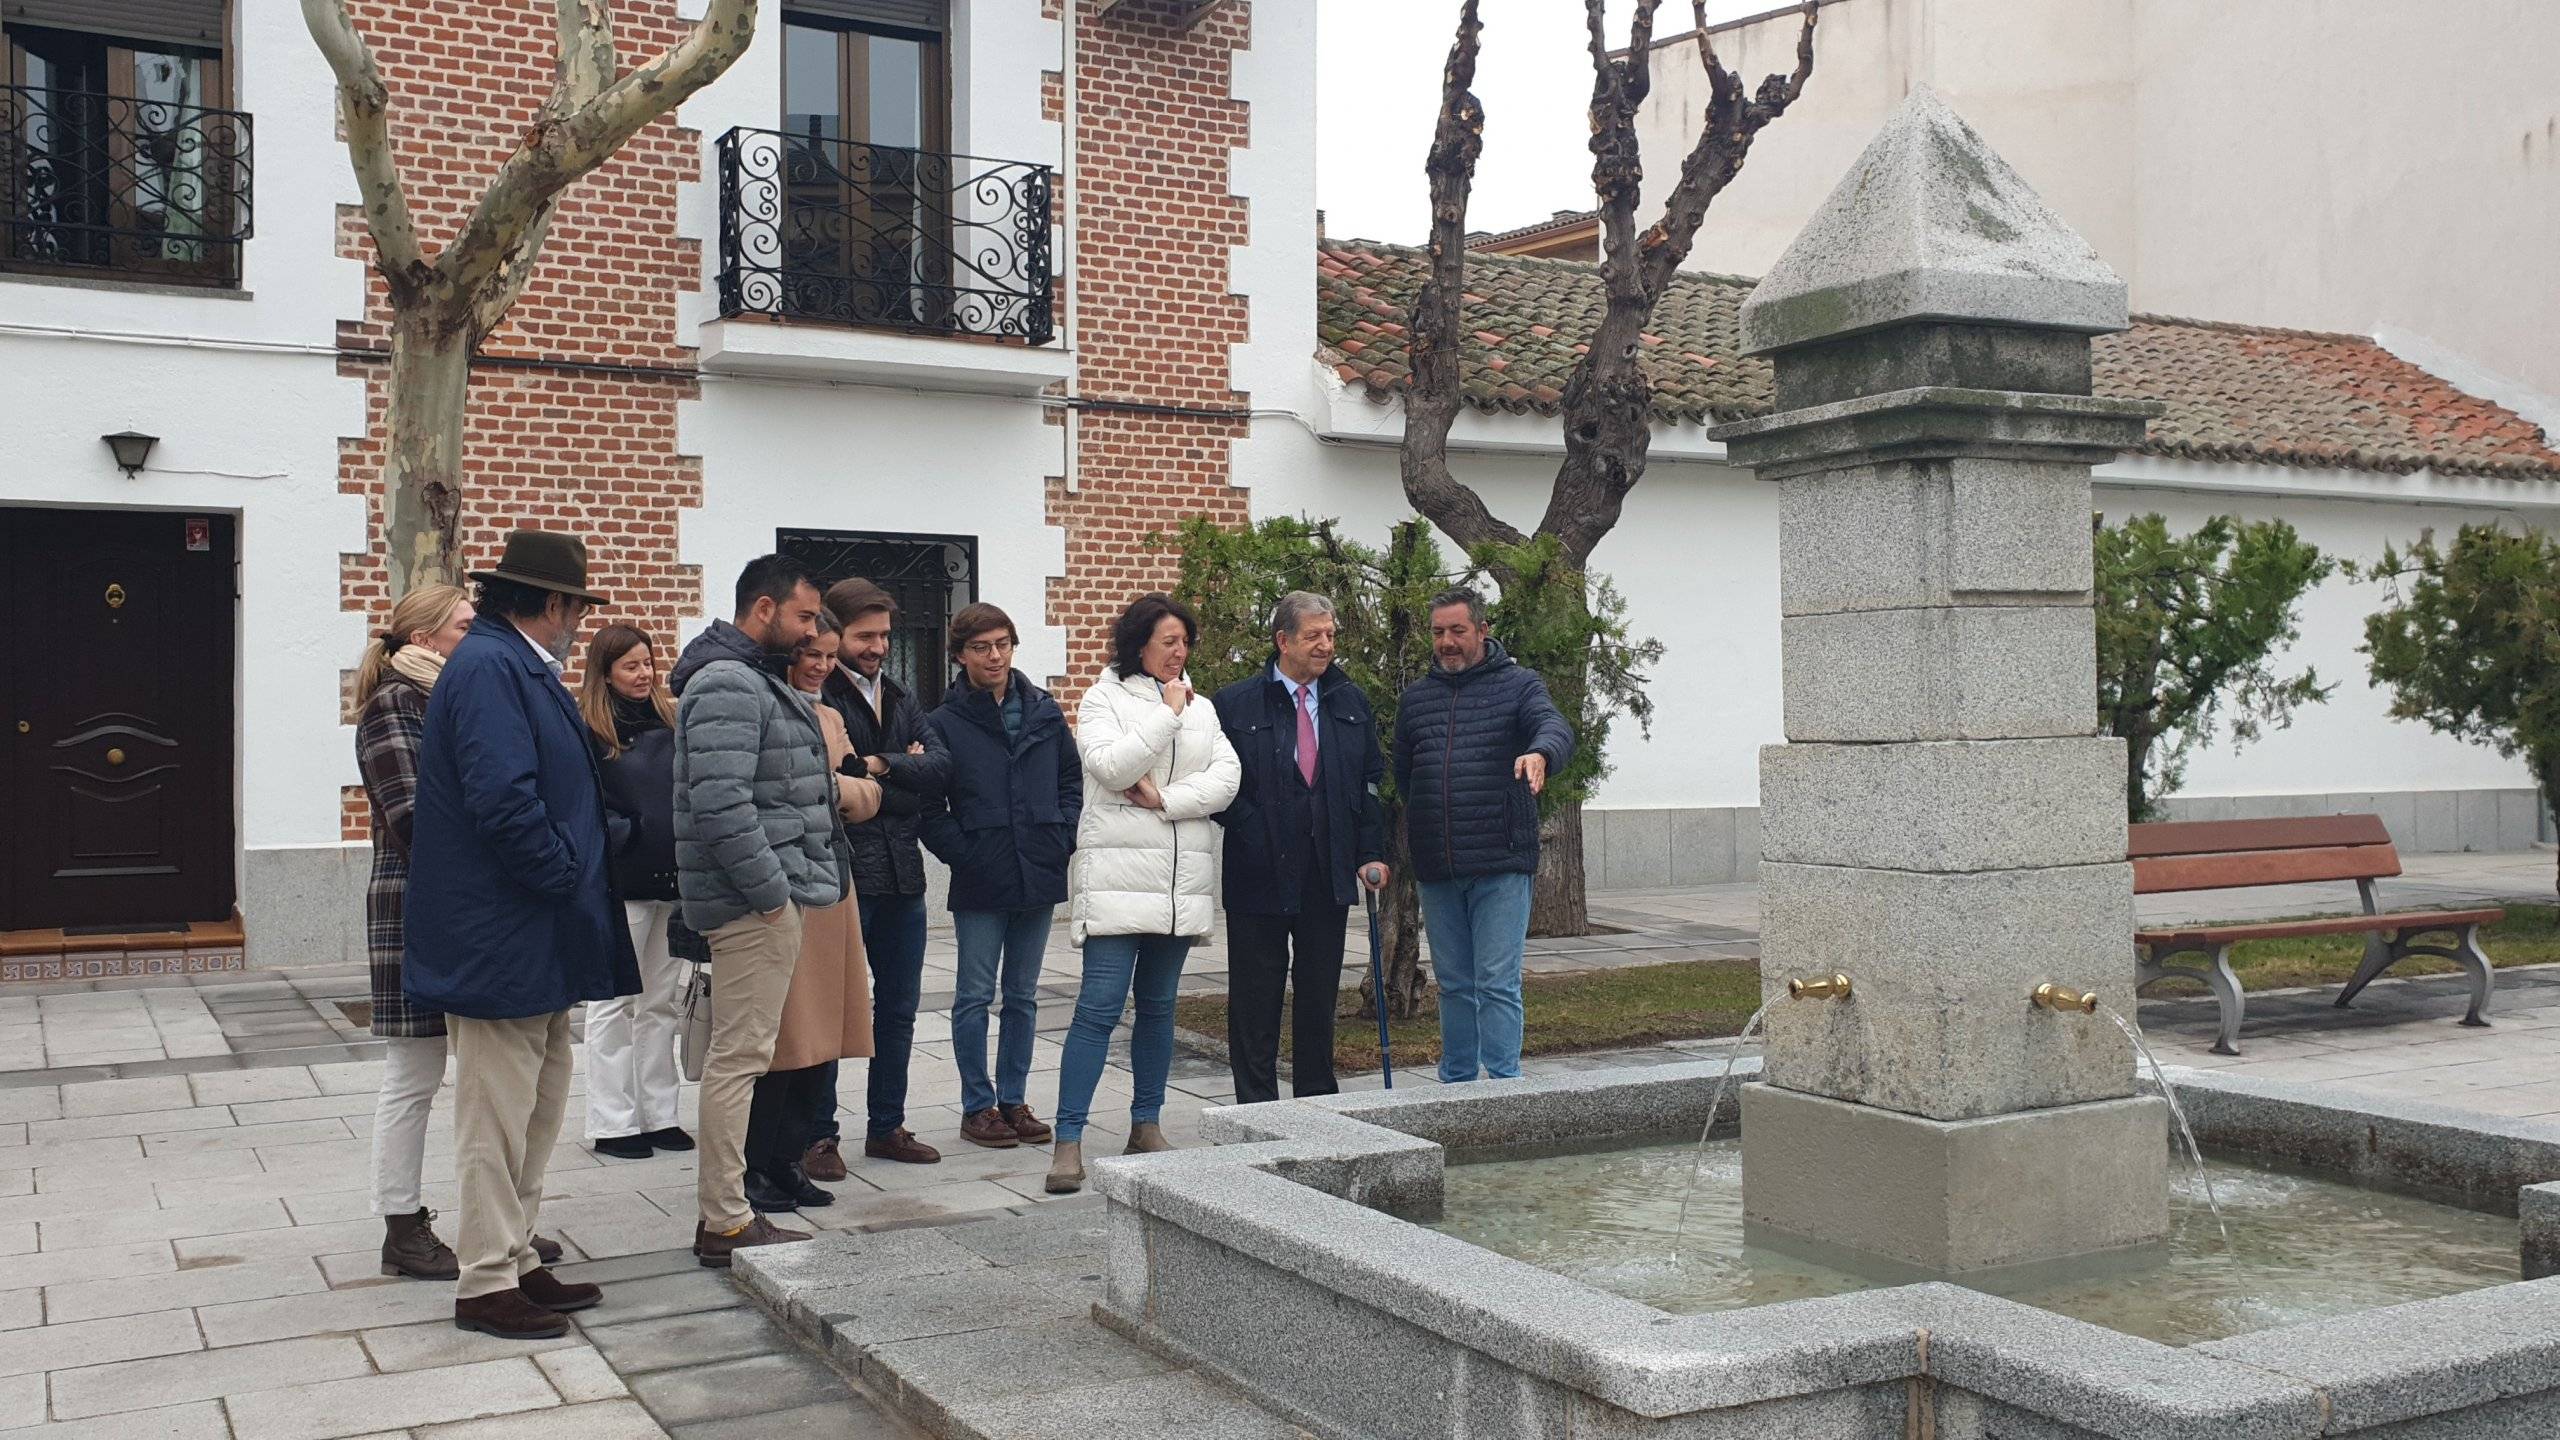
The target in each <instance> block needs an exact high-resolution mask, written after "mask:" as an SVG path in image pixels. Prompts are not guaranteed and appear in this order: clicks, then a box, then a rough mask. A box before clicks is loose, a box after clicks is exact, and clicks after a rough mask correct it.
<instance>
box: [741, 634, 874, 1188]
mask: <svg viewBox="0 0 2560 1440" xmlns="http://www.w3.org/2000/svg"><path fill="white" fill-rule="evenodd" d="M840 644H841V640H840V637H839V636H838V635H837V633H836V632H835V631H834V630H832V629H827V628H824V627H822V628H820V629H819V631H818V633H817V635H816V637H815V638H813V639H812V640H811V641H810V642H809V643H808V644H806V645H803V646H801V647H800V648H799V649H798V650H796V651H794V652H792V656H791V688H793V689H794V690H797V691H799V692H800V693H801V694H803V695H805V696H807V697H808V698H809V701H810V703H811V704H812V705H813V706H815V707H816V711H817V716H818V729H819V732H820V733H821V734H823V735H824V736H825V737H826V743H827V768H828V770H830V771H832V772H835V776H836V811H837V813H838V814H839V815H841V816H842V817H843V818H844V819H845V820H846V821H848V822H850V823H853V824H857V825H858V824H860V823H862V822H863V821H865V820H868V819H870V818H871V817H872V816H874V815H876V814H878V813H880V782H879V781H877V780H868V779H856V778H854V777H852V776H849V775H846V774H843V773H842V770H841V767H842V766H843V764H844V761H845V758H846V757H847V756H850V755H851V754H853V742H852V740H851V739H850V738H848V737H847V736H846V734H845V729H844V718H843V717H842V716H840V715H838V714H836V712H835V710H834V708H833V707H831V706H829V705H827V704H825V703H823V702H821V701H820V700H819V699H818V694H819V691H820V689H821V687H823V686H824V685H825V684H826V683H827V677H828V676H829V675H832V674H834V673H835V668H836V653H837V650H838V648H839V646H840ZM836 851H837V856H838V859H839V862H840V863H844V864H846V865H847V873H846V878H845V888H844V899H842V900H841V901H838V902H837V903H835V904H833V905H830V906H828V907H826V908H825V909H823V910H807V911H803V912H802V919H801V936H800V963H799V965H798V967H797V968H795V969H794V970H793V971H792V972H791V990H790V992H789V994H788V995H787V996H786V997H785V999H784V1000H783V1002H782V1028H781V1029H780V1030H779V1031H778V1032H777V1033H776V1034H775V1037H774V1042H773V1061H772V1064H771V1067H770V1068H769V1069H768V1070H767V1071H766V1073H765V1074H764V1075H763V1076H761V1077H759V1078H758V1079H757V1081H756V1094H755V1103H754V1105H753V1106H752V1107H751V1108H750V1109H749V1111H748V1115H747V1145H746V1150H747V1203H748V1204H749V1205H751V1206H753V1207H755V1209H756V1210H757V1211H758V1212H760V1213H763V1214H775V1213H779V1212H781V1211H786V1210H797V1209H800V1208H802V1207H804V1206H809V1207H814V1206H819V1205H831V1204H833V1203H835V1196H834V1195H832V1194H830V1193H829V1192H827V1191H825V1190H822V1189H820V1188H819V1187H817V1186H816V1185H813V1184H811V1183H810V1182H809V1177H808V1175H807V1174H806V1173H805V1172H803V1171H802V1170H801V1168H800V1157H801V1156H802V1155H803V1154H804V1153H806V1151H807V1150H808V1148H809V1144H810V1142H811V1141H813V1140H815V1139H817V1138H818V1137H819V1136H820V1135H823V1134H825V1133H826V1129H825V1121H826V1120H827V1119H828V1118H829V1116H830V1115H831V1114H832V1112H833V1111H834V1109H835V1069H834V1066H835V1062H836V1061H838V1060H855V1059H862V1058H866V1057H868V1056H869V1055H870V1054H871V967H870V964H869V962H868V961H867V960H866V958H865V957H864V955H863V950H862V926H861V923H860V920H859V918H858V917H859V910H858V907H857V906H856V905H855V903H854V899H855V897H854V893H853V880H852V875H851V871H850V861H849V858H848V857H847V856H846V847H845V841H844V837H843V836H842V834H841V833H839V834H838V836H837V838H836Z"/></svg>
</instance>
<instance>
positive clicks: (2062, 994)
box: [2027, 980, 2098, 1015]
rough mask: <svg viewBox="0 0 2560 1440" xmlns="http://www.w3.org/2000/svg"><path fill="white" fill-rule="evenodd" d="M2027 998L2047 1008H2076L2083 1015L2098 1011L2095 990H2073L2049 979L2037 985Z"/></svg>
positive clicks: (2093, 1013)
mask: <svg viewBox="0 0 2560 1440" xmlns="http://www.w3.org/2000/svg"><path fill="white" fill-rule="evenodd" d="M2027 998H2028V999H2029V1000H2030V1001H2032V1002H2034V1003H2035V1004H2038V1005H2041V1006H2043V1007H2044V1008H2046V1009H2047V1010H2077V1011H2079V1012H2080V1013H2081V1014H2083V1015H2095V1014H2097V1013H2098V992H2097V991H2095V990H2073V989H2070V988H2068V987H2065V986H2061V985H2056V984H2054V983H2053V982H2052V981H2050V980H2047V981H2046V982H2044V983H2043V984H2041V985H2039V986H2037V987H2036V989H2035V993H2034V994H2032V995H2030V996H2028V997H2027Z"/></svg>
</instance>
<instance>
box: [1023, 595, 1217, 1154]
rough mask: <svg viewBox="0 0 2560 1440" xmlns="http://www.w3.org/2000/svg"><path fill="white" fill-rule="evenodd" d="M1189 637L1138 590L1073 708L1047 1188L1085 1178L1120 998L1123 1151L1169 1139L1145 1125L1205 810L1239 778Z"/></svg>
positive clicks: (1208, 856)
mask: <svg viewBox="0 0 2560 1440" xmlns="http://www.w3.org/2000/svg"><path fill="white" fill-rule="evenodd" d="M1199 638H1200V625H1199V622H1198V621H1196V620H1194V619H1193V618H1192V615H1191V612H1190V611H1189V610H1188V609H1186V608H1184V606H1183V605H1182V603H1181V602H1180V601H1178V600H1175V599H1173V598H1171V597H1170V596H1166V595H1141V596H1139V597H1138V598H1137V600H1135V601H1134V602H1132V603H1131V604H1130V606H1129V608H1128V609H1127V610H1125V611H1123V612H1121V616H1120V621H1119V623H1118V624H1117V625H1115V626H1113V627H1112V632H1111V646H1112V653H1113V660H1112V664H1111V668H1110V669H1109V670H1106V671H1104V672H1103V673H1102V675H1101V677H1100V678H1098V679H1096V680H1095V681H1094V682H1093V684H1092V685H1091V686H1090V687H1088V688H1087V689H1086V690H1085V692H1084V699H1083V700H1082V701H1080V702H1079V703H1078V704H1077V706H1076V752H1077V755H1078V757H1079V758H1080V759H1082V760H1083V762H1084V818H1083V819H1082V820H1081V821H1080V822H1079V823H1078V825H1077V828H1076V854H1075V862H1074V867H1073V869H1072V870H1071V871H1070V872H1069V880H1068V890H1069V895H1070V904H1071V905H1072V907H1073V908H1072V910H1071V911H1070V914H1071V916H1072V920H1071V922H1070V923H1071V931H1070V933H1071V935H1072V936H1073V938H1074V940H1075V942H1076V943H1077V944H1078V945H1080V946H1082V947H1083V948H1084V986H1083V988H1082V990H1080V991H1079V992H1078V993H1077V996H1076V1014H1075V1021H1074V1023H1073V1024H1072V1025H1070V1026H1069V1027H1068V1030H1067V1047H1066V1055H1065V1057H1064V1058H1063V1059H1062V1060H1061V1061H1060V1063H1059V1068H1058V1118H1057V1149H1056V1150H1055V1151H1054V1152H1053V1154H1052V1157H1051V1163H1050V1166H1049V1177H1048V1181H1047V1189H1048V1190H1049V1192H1050V1193H1051V1194H1055V1195H1064V1194H1069V1193H1072V1192H1073V1191H1075V1190H1077V1189H1080V1188H1082V1186H1083V1185H1084V1126H1085V1119H1086V1113H1087V1111H1088V1110H1090V1109H1091V1107H1092V1105H1093V1088H1094V1086H1095V1084H1096V1083H1098V1082H1099V1081H1100V1080H1101V1079H1102V1067H1103V1062H1104V1060H1105V1059H1106V1058H1107V1057H1108V1055H1109V1053H1110V1049H1111V1032H1112V1031H1113V1030H1114V1029H1115V1028H1117V1027H1118V1025H1119V1023H1120V1008H1121V1006H1122V1005H1124V1004H1126V1003H1128V1002H1129V1000H1130V998H1131V996H1132V995H1133V994H1134V995H1135V997H1136V1002H1137V1006H1136V1008H1137V1017H1136V1019H1135V1020H1134V1021H1133V1022H1132V1023H1131V1025H1130V1029H1129V1068H1130V1069H1131V1070H1132V1071H1133V1072H1135V1079H1134V1082H1133V1085H1132V1091H1133V1093H1132V1094H1131V1096H1130V1100H1129V1145H1128V1150H1127V1151H1126V1152H1125V1153H1129V1154H1136V1153H1139V1152H1142V1151H1149V1150H1167V1149H1171V1148H1172V1147H1171V1146H1170V1145H1168V1144H1167V1143H1166V1142H1165V1138H1164V1127H1163V1126H1162V1125H1161V1124H1159V1123H1158V1121H1159V1118H1160V1117H1161V1115H1162V1114H1163V1111H1164V1090H1165V1077H1166V1074H1167V1072H1169V1071H1170V1070H1171V1069H1172V1068H1173V997H1174V992H1175V990H1176V989H1177V988H1178V987H1179V986H1180V984H1181V982H1182V962H1183V960H1184V958H1185V957H1186V956H1188V955H1189V954H1190V953H1191V942H1192V941H1194V940H1197V939H1199V938H1200V937H1201V936H1203V935H1206V934H1208V933H1209V928H1210V925H1211V924H1212V922H1213V921H1214V920H1215V919H1216V915H1217V855H1218V845H1219V836H1220V832H1219V829H1218V826H1217V825H1216V823H1215V822H1214V821H1212V820H1211V819H1210V818H1209V817H1210V816H1213V815H1215V814H1217V813H1218V812H1219V811H1221V810H1224V809H1226V808H1227V806H1228V804H1229V803H1230V802H1231V801H1233V800H1234V799H1235V798H1236V788H1237V786H1238V785H1240V784H1241V783H1242V781H1243V777H1244V771H1243V767H1242V766H1241V765H1240V764H1238V763H1237V760H1236V752H1235V748H1234V747H1233V746H1231V745H1229V744H1228V743H1227V736H1226V732H1225V731H1224V730H1223V729H1221V728H1220V727H1219V725H1218V714H1217V710H1216V708H1215V707H1213V706H1212V705H1210V703H1209V702H1208V700H1207V699H1205V698H1203V697H1200V696H1197V695H1194V694H1193V693H1192V691H1191V684H1190V681H1189V679H1188V678H1187V677H1186V675H1185V673H1184V667H1185V666H1186V665H1188V664H1189V662H1190V659H1191V647H1192V646H1193V645H1194V644H1195V643H1197V642H1198V641H1199Z"/></svg>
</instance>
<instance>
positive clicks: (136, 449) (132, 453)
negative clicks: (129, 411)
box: [98, 430, 160, 480]
mask: <svg viewBox="0 0 2560 1440" xmlns="http://www.w3.org/2000/svg"><path fill="white" fill-rule="evenodd" d="M98 438H99V439H101V440H104V441H106V442H107V448H108V449H109V450H112V451H114V452H115V456H116V464H117V465H118V466H119V467H121V468H122V469H123V470H124V473H125V478H126V479H128V480H129V479H132V478H133V477H135V476H137V475H140V474H141V473H142V462H143V461H145V460H148V459H150V458H151V447H152V446H154V445H157V444H159V443H160V437H159V436H157V435H145V434H143V433H142V432H141V431H139V430H119V431H117V432H116V433H114V434H113V435H101V436H99V437H98Z"/></svg>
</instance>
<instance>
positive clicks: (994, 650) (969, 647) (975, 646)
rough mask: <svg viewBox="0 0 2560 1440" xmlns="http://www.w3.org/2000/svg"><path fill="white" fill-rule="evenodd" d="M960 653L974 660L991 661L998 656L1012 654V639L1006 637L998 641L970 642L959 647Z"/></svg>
mask: <svg viewBox="0 0 2560 1440" xmlns="http://www.w3.org/2000/svg"><path fill="white" fill-rule="evenodd" d="M960 653H961V654H963V655H966V656H969V657H970V658H972V659H976V660H992V659H994V658H995V657H996V656H998V655H1010V654H1012V653H1013V638H1012V637H1011V636H1006V637H1005V638H1003V639H1000V640H972V641H970V642H969V643H968V644H966V645H963V646H961V647H960Z"/></svg>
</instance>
